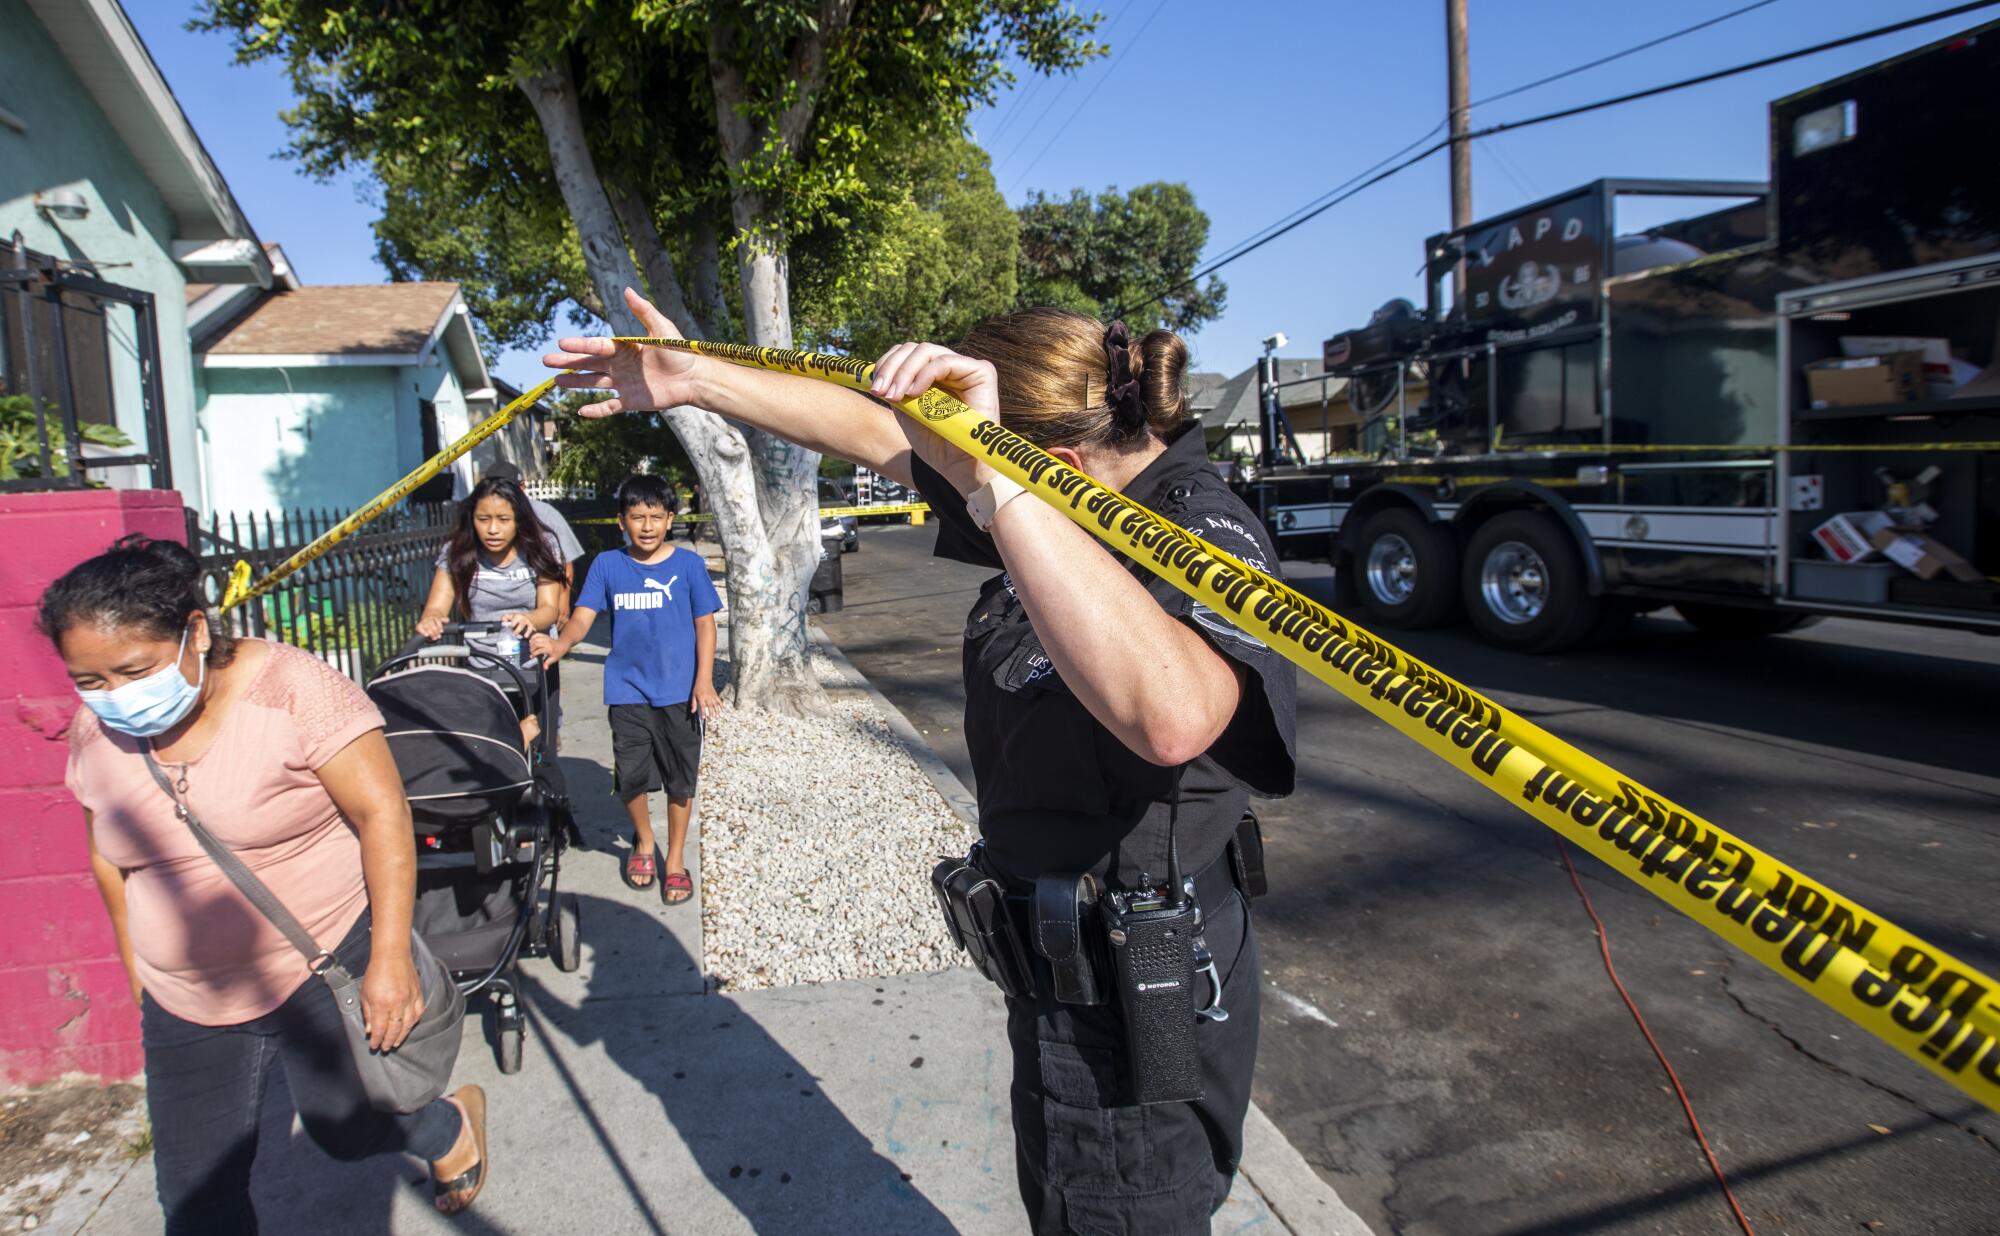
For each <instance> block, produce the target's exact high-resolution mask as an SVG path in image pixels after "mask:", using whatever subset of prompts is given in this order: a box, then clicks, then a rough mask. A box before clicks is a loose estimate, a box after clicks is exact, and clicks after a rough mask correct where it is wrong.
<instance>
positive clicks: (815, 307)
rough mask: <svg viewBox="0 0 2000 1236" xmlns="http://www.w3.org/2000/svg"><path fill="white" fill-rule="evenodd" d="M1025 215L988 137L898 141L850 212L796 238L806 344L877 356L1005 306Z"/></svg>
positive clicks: (795, 303)
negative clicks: (1012, 204)
mask: <svg viewBox="0 0 2000 1236" xmlns="http://www.w3.org/2000/svg"><path fill="white" fill-rule="evenodd" d="M1019 227H1020V225H1019V223H1018V222H1017V221H1016V219H1015V217H1014V212H1013V211H1012V210H1010V209H1009V208H1008V206H1007V200H1006V198H1004V197H1002V196H1001V194H1000V190H999V189H998V188H997V187H996V186H995V185H994V183H993V173H992V171H991V170H990V169H989V167H988V165H987V157H986V152H985V151H983V150H981V149H980V148H979V147H977V146H975V145H973V144H972V143H971V142H969V141H967V140H965V139H964V138H962V137H958V136H956V135H954V136H951V137H947V138H943V139H938V140H932V141H921V140H919V141H915V142H911V143H909V144H903V145H894V146H892V147H891V148H890V154H889V157H887V158H885V159H883V160H882V161H881V162H880V163H878V164H877V165H875V166H874V167H873V168H871V170H870V174H869V176H868V179H867V185H866V193H865V195H864V196H863V197H862V198H861V199H860V201H859V203H858V204H857V206H856V207H855V208H854V209H853V210H851V211H850V215H849V218H848V219H847V220H846V221H845V222H844V223H842V224H839V225H834V224H826V225H822V226H821V227H819V228H816V229H814V230H813V231H812V232H809V233H807V234H805V235H802V236H799V237H797V238H795V239H794V241H793V242H792V272H793V275H792V288H793V291H792V315H793V321H794V323H795V325H796V328H797V331H798V335H799V338H800V342H801V346H804V347H809V348H816V349H819V350H822V351H825V350H835V351H843V352H849V353H852V354H854V355H857V356H868V357H873V356H879V355H881V354H882V353H883V352H886V351H887V350H888V349H889V348H891V347H893V346H894V345H895V344H897V343H900V342H902V341H903V340H905V339H943V340H950V339H956V338H958V337H959V336H960V335H963V334H964V333H965V332H966V330H967V329H968V328H970V327H971V326H972V324H973V323H975V322H977V321H979V320H980V319H981V318H984V317H988V316H991V315H992V314H996V313H1005V312H1006V311H1007V310H1008V309H1010V308H1012V307H1013V303H1014V291H1015V261H1016V254H1017V252H1018V245H1017V242H1016V239H1015V237H1016V233H1017V232H1018V230H1019Z"/></svg>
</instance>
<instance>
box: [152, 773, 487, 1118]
mask: <svg viewBox="0 0 2000 1236" xmlns="http://www.w3.org/2000/svg"><path fill="white" fill-rule="evenodd" d="M143 750H144V752H145V756H146V767H147V768H148V769H150V770H151V771H152V774H153V780H155V781H157V782H159V783H160V788H161V789H162V790H165V791H166V794H167V797H168V798H169V799H171V800H172V801H173V804H174V814H175V815H176V816H178V817H180V819H181V820H182V821H184V822H185V823H186V824H187V826H188V830H189V831H190V832H192V833H193V834H194V839H195V840H196V841H199V842H200V843H201V848H202V849H203V850H206V851H207V852H208V856H209V857H210V858H212V859H214V860H215V865H216V866H218V867H220V868H222V874H224V875H226V876H228V877H229V879H230V882H231V883H233V884H235V885H236V887H237V888H238V889H241V890H242V892H243V895H244V896H245V897H247V898H249V900H250V904H251V905H253V906H255V907H256V908H257V912H258V913H259V914H262V915H263V916H264V917H265V918H267V919H269V920H270V922H271V925H272V926H273V927H276V928H277V929H278V930H279V932H281V933H282V934H283V935H284V937H285V939H287V940H289V941H291V944H292V947H293V948H295V949H297V950H299V953H300V954H301V955H302V956H304V957H305V959H306V961H307V962H308V963H309V964H310V965H311V967H312V972H313V973H314V974H316V975H318V976H319V977H320V978H321V979H323V980H325V982H326V985H327V987H328V988H330V989H331V990H332V992H333V998H334V1000H335V1002H337V1003H338V1004H339V1005H340V1020H341V1025H342V1026H343V1027H345V1029H346V1030H347V1047H348V1051H349V1052H350V1053H351V1054H352V1055H353V1057H354V1068H355V1071H356V1072H357V1073H359V1074H360V1075H361V1088H362V1090H363V1092H364V1093H366V1094H367V1096H368V1105H369V1106H370V1107H373V1108H375V1109H376V1110H378V1111H385V1112H413V1111H416V1110H417V1109H419V1108H421V1107H423V1106H424V1105H425V1104H427V1103H429V1102H430V1101H431V1100H432V1099H435V1098H437V1097H438V1096H439V1095H441V1094H443V1093H444V1088H445V1086H446V1085H448V1084H449V1083H450V1081H451V1070H452V1066H453V1065H454V1064H456V1063H457V1062H458V1043H459V1038H460V1034H459V1028H460V1023H462V1022H463V1021H464V1020H465V996H464V995H463V994H462V993H460V991H459V990H458V984H457V983H455V982H453V981H452V978H451V971H449V970H447V969H446V968H445V965H444V963H443V962H441V961H439V960H438V959H437V957H436V956H435V955H433V954H432V952H431V950H430V947H429V946H428V945H426V944H425V943H424V938H423V936H422V935H421V934H419V933H417V932H415V931H412V932H411V933H410V958H411V960H412V961H414V962H415V963H416V967H417V977H418V980H419V981H420V982H421V983H422V984H423V990H424V1011H423V1015H422V1016H420V1017H419V1018H418V1019H417V1024H416V1025H415V1026H413V1027H411V1029H410V1034H409V1037H408V1038H406V1039H404V1040H403V1042H402V1045H401V1046H399V1047H397V1048H396V1049H395V1050H394V1051H388V1052H377V1051H374V1050H372V1049H371V1048H370V1047H369V1046H368V1029H367V1027H366V1026H365V1025H364V1024H363V1022H362V1016H361V983H360V981H359V980H357V979H356V978H355V977H354V976H353V975H352V974H350V973H349V972H348V970H347V967H346V966H343V965H341V964H340V959H339V958H338V957H335V956H334V955H333V954H332V953H330V952H328V951H327V950H325V949H323V948H321V947H320V946H319V944H318V942H317V941H315V940H314V939H313V938H312V933H311V932H309V931H307V930H306V929H305V926H304V925H303V924H301V923H300V922H299V920H298V919H296V918H293V917H292V912H291V911H290V910H287V909H285V907H284V906H283V905H280V904H279V902H278V899H277V898H276V897H274V896H272V895H271V890H270V889H269V888H267V887H265V885H264V882H263V881H262V880H259V879H258V878H257V877H256V875H255V874H254V873H253V872H252V871H251V870H250V868H248V867H246V866H245V865H244V864H243V860H242V859H240V858H238V857H236V854H235V852H234V851H232V850H231V849H230V848H229V847H228V846H226V845H223V844H222V843H221V842H220V841H217V840H216V839H215V835H214V834H213V833H211V832H209V831H208V830H207V829H206V828H203V827H202V825H201V821H200V820H198V819H196V818H195V815H194V812H193V811H192V810H191V809H190V808H189V807H188V805H187V803H186V801H185V800H184V799H183V798H182V797H181V795H179V794H177V793H175V792H174V785H173V782H171V781H169V780H168V779H167V773H166V770H165V769H163V768H161V767H160V762H159V761H158V760H156V759H154V758H153V748H152V744H151V743H147V744H146V745H145V746H144V748H143Z"/></svg>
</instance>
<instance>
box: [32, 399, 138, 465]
mask: <svg viewBox="0 0 2000 1236" xmlns="http://www.w3.org/2000/svg"><path fill="white" fill-rule="evenodd" d="M42 414H43V415H44V416H45V417H46V418H47V419H48V426H49V466H50V470H51V472H52V473H53V475H54V477H67V476H68V475H69V448H68V444H67V443H65V442H64V441H63V430H62V413H61V412H60V411H59V410H58V409H57V408H56V406H55V405H54V404H52V403H50V402H48V401H47V400H43V401H42ZM76 432H77V437H79V438H81V439H82V440H83V441H85V442H88V443H90V444H91V445H92V446H106V447H125V446H130V445H132V439H130V438H128V437H126V436H125V434H124V432H123V431H122V430H120V429H119V428H118V427H117V426H115V425H101V424H98V423H97V422H95V421H83V422H81V423H80V424H78V425H77V427H76ZM41 475H42V435H41V430H40V429H39V428H38V427H37V426H36V423H35V399H34V396H32V395H0V481H18V480H24V479H27V478H30V477H39V476H41ZM51 479H53V478H51Z"/></svg>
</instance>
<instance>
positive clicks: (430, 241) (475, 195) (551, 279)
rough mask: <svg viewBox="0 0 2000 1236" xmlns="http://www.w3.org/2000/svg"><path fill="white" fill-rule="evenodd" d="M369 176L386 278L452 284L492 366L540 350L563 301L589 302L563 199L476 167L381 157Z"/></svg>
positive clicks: (589, 293) (378, 254)
mask: <svg viewBox="0 0 2000 1236" xmlns="http://www.w3.org/2000/svg"><path fill="white" fill-rule="evenodd" d="M375 175H376V180H377V185H376V188H377V190H378V192H379V206H380V209H381V212H382V213H381V217H380V218H378V219H376V220H375V224H374V228H375V255H376V257H377V259H378V260H379V261H380V262H381V263H382V266H383V268H384V269H385V270H387V271H388V272H389V277H390V278H391V279H396V280H406V279H444V280H451V281H454V282H456V283H458V284H459V286H460V290H461V291H462V292H463V293H464V296H465V300H466V304H467V305H468V306H469V307H470V308H471V309H472V311H473V313H474V314H476V315H477V316H478V318H479V321H480V324H481V325H482V326H484V327H485V330H484V332H483V336H484V337H483V340H482V342H483V344H484V346H485V347H486V348H487V349H488V355H487V360H488V361H489V362H490V361H491V360H492V359H493V358H494V357H496V356H498V355H499V353H500V352H502V351H504V350H506V349H509V348H533V347H539V346H541V345H542V344H544V343H546V342H547V341H548V340H549V338H550V336H551V335H552V334H553V333H554V332H553V330H552V329H551V326H552V323H553V322H554V321H555V320H556V318H557V314H558V311H559V310H560V309H561V308H562V306H563V305H564V304H565V303H568V302H570V301H585V302H588V301H591V300H594V294H593V293H592V291H591V288H590V275H589V272H588V271H586V270H585V269H584V266H583V251H582V249H581V248H580V247H579V246H578V244H577V239H576V229H575V228H574V227H573V226H572V225H571V224H570V221H569V216H568V214H567V213H565V212H564V210H563V208H562V201H561V199H560V198H557V197H553V196H550V195H548V194H543V193H540V192H522V191H520V189H519V188H518V187H515V186H508V185H500V184H495V183H494V177H492V176H491V175H488V174H483V173H482V172H480V171H479V170H477V169H471V168H463V167H461V168H455V169H437V170H433V171H430V172H426V170H425V169H423V168H422V167H420V166H418V165H416V164H415V163H414V162H412V161H408V160H399V159H392V158H387V157H385V158H381V159H377V160H376V162H375Z"/></svg>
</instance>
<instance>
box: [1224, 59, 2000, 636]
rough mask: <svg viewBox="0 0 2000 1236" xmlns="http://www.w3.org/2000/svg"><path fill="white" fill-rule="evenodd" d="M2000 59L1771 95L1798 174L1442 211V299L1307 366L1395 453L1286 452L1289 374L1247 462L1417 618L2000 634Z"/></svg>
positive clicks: (1382, 599)
mask: <svg viewBox="0 0 2000 1236" xmlns="http://www.w3.org/2000/svg"><path fill="white" fill-rule="evenodd" d="M1995 81H2000V22H1993V23H1988V24H1986V25H1982V26H1979V27H1977V28H1974V29H1972V30H1968V31H1965V32H1963V33H1961V34H1958V35H1954V36H1952V37H1951V38H1947V39H1944V40H1941V41H1939V42H1936V43H1933V44H1930V45H1928V46H1926V47H1923V48H1919V49H1916V50H1914V51H1911V52H1909V53H1906V54H1904V55H1902V56H1898V57H1895V58H1893V59H1890V60H1887V61H1884V62H1882V63H1879V64H1876V65H1873V66H1870V67H1868V68H1865V69H1862V70H1860V71H1858V72H1855V73H1852V74H1848V75H1846V76H1844V77H1841V78H1837V79H1835V80H1832V81H1828V82H1825V83H1822V84H1820V85H1818V86H1814V87H1812V88H1810V89H1808V90H1804V91H1801V92H1799V93H1797V94H1794V95H1791V96H1789V97H1787V98H1783V99H1779V100H1777V101H1776V102H1774V103H1772V104H1771V106H1770V109H1769V112H1768V124H1769V134H1768V137H1769V151H1770V159H1769V180H1768V181H1767V182H1749V181H1683V180H1638V179H1604V180H1598V181H1594V182H1591V183H1590V184H1586V185H1583V186H1581V187H1580V188H1577V189H1573V190H1570V191H1568V192H1566V193H1561V194H1557V195H1554V196H1552V197H1549V198H1545V199H1543V200H1541V201H1537V202H1534V203H1530V204H1528V205H1526V206H1523V207H1520V208H1518V209H1516V210H1513V211H1509V212H1507V213H1505V214H1502V215H1498V216H1494V217H1492V218H1489V219H1485V220H1482V221H1480V222H1477V223H1474V224H1471V225H1469V226H1467V227H1465V228H1462V229H1458V230H1455V231H1452V232H1447V233H1442V234H1439V235H1435V236H1432V237H1430V238H1429V239H1428V240H1427V241H1426V252H1425V255H1424V267H1423V270H1424V281H1425V287H1424V290H1423V295H1422V298H1421V299H1422V307H1421V308H1419V307H1418V306H1417V304H1416V303H1414V302H1413V301H1411V300H1405V299H1396V300H1391V301H1389V302H1388V303H1386V304H1385V305H1384V306H1383V307H1382V309H1381V310H1378V311H1377V313H1376V314H1375V316H1374V318H1373V319H1372V320H1371V321H1370V322H1369V323H1367V324H1366V325H1364V326H1362V327H1359V328H1357V329H1354V330H1350V331H1345V332H1342V333H1340V334H1338V335H1335V336H1334V337H1333V338H1331V339H1329V340H1327V342H1326V345H1325V351H1324V355H1323V368H1324V375H1325V376H1313V377H1308V378H1302V379H1299V381H1302V382H1321V383H1324V382H1326V381H1328V380H1329V379H1333V380H1344V382H1345V384H1346V385H1345V390H1344V397H1345V398H1346V400H1347V402H1348V404H1349V406H1350V407H1352V408H1353V409H1354V411H1355V413H1356V414H1357V416H1358V417H1360V418H1361V421H1362V424H1361V431H1360V434H1359V442H1360V444H1361V447H1362V450H1363V452H1366V453H1365V454H1361V455H1352V454H1350V455H1346V456H1342V457H1328V458H1326V459H1323V460H1319V461H1310V462H1309V461H1307V460H1305V459H1303V458H1302V457H1300V458H1291V457H1288V456H1292V455H1296V454H1297V437H1296V435H1294V434H1292V433H1290V431H1289V426H1288V424H1287V423H1286V420H1285V415H1284V410H1283V401H1282V399H1281V398H1280V397H1279V396H1278V394H1277V392H1278V389H1279V388H1280V387H1282V386H1285V385H1289V383H1283V382H1277V381H1269V380H1267V381H1266V382H1264V383H1262V384H1261V385H1262V388H1263V389H1262V392H1261V393H1262V394H1263V399H1262V404H1261V407H1262V417H1261V423H1260V457H1259V460H1258V463H1257V466H1256V467H1255V468H1254V469H1253V470H1251V471H1250V472H1249V474H1248V475H1246V476H1244V477H1243V478H1242V479H1241V480H1240V481H1239V482H1238V486H1239V489H1240V490H1241V491H1242V493H1243V494H1244V497H1245V498H1246V500H1247V501H1249V502H1250V504H1251V505H1252V507H1253V509H1255V510H1257V511H1258V512H1259V514H1260V516H1261V517H1262V518H1263V519H1264V520H1265V523H1266V525H1267V527H1268V528H1269V530H1270V532H1271V535H1272V537H1273V540H1274V541H1275V543H1276V544H1277V546H1278V550H1279V555H1280V557H1284V558H1295V559H1296V558H1306V559H1319V560H1325V561H1329V562H1332V563H1334V564H1335V565H1336V566H1337V567H1338V568H1339V574H1338V576H1337V583H1336V586H1337V588H1338V589H1339V590H1340V592H1341V593H1342V597H1343V601H1346V600H1354V601H1357V602H1358V603H1359V604H1360V605H1361V606H1362V607H1363V608H1364V609H1365V610H1366V611H1367V613H1368V615H1369V616H1370V617H1371V618H1373V619H1374V620H1376V621H1377V622H1379V623H1381V624H1383V625H1387V626H1402V627H1409V626H1419V625H1430V624H1432V623H1435V622H1439V621H1446V620H1449V618H1450V617H1452V616H1455V615H1456V614H1459V613H1462V614H1464V615H1465V616H1466V617H1468V618H1469V619H1471V620H1472V622H1473V623H1474V625H1475V626H1477V627H1479V628H1480V629H1481V632H1482V633H1483V634H1486V635H1487V636H1488V637H1489V638H1491V639H1493V640H1494V641H1495V642H1497V643H1501V644H1503V645H1505V646H1511V647H1516V648H1521V649H1527V650H1535V651H1548V650H1552V649H1555V648H1557V647H1561V646H1564V645H1565V644H1567V643H1570V642H1575V641H1577V640H1581V639H1583V638H1587V637H1588V635H1589V633H1590V631H1591V630H1593V629H1596V628H1597V627H1598V626H1601V625H1602V623H1600V622H1599V620H1600V619H1602V621H1603V623H1611V622H1615V621H1616V620H1617V619H1618V618H1619V617H1621V616H1622V615H1624V614H1628V613H1630V612H1633V611H1634V610H1638V611H1644V610H1646V609H1653V608H1660V607H1663V606H1665V605H1670V604H1671V605H1674V606H1676V607H1677V608H1678V609H1679V610H1680V612H1681V613H1682V615H1683V616H1684V617H1687V618H1689V620H1690V621H1694V622H1696V624H1697V625H1698V626H1699V625H1705V624H1706V625H1712V626H1713V627H1714V628H1715V629H1717V630H1730V631H1733V632H1736V633H1742V632H1744V631H1758V630H1761V631H1771V632H1775V631H1780V630H1785V629H1789V627H1791V626H1795V625H1797V624H1798V622H1800V621H1802V620H1803V619H1804V618H1805V617H1806V616H1808V615H1809V614H1810V613H1840V614H1853V615H1859V616H1866V617H1874V618H1882V619H1890V620H1901V621H1911V622H1923V623H1931V624H1938V625H1949V626H1958V627H1964V628H1968V629H1987V630H2000V583H1996V578H1995V577H1996V576H2000V454H1996V452H1995V451H1993V450H1990V449H1987V447H1988V446H1990V444H1992V443H1994V442H1995V441H1996V440H2000V368H1994V366H1995V365H1996V362H2000V177H1996V176H1993V175H1992V174H1991V173H1990V171H1989V170H1988V169H1990V168H1991V167H1992V166H1993V165H1994V164H1995V162H1996V158H1995V156H2000V128H1996V127H1995V126H1994V125H1992V123H1991V118H1992V115H1993V105H1992V102H1991V92H1992V83H1993V82H1995ZM1675 212H1678V216H1679V217H1674V214H1675ZM1815 447H1817V448H1821V449H1811V448H1815ZM1919 447H1921V448H1922V449H1918V448H1919ZM1832 448H1841V449H1832ZM1840 515H1848V516H1851V517H1853V519H1854V520H1856V521H1858V524H1857V527H1854V528H1846V527H1845V526H1844V525H1843V526H1842V528H1839V529H1836V530H1835V531H1841V530H1844V531H1845V532H1847V533H1848V534H1849V535H1850V537H1851V538H1853V539H1854V540H1855V544H1854V546H1853V555H1852V556H1850V557H1847V558H1841V557H1838V556H1835V555H1834V554H1832V553H1831V552H1830V551H1829V550H1828V548H1827V542H1826V541H1825V540H1823V539H1822V537H1821V536H1817V535H1815V534H1816V533H1817V532H1819V531H1820V527H1821V525H1822V524H1824V523H1826V522H1827V521H1828V520H1829V519H1832V518H1833V517H1835V516H1840ZM1496 520H1504V521H1505V528H1506V529H1507V530H1508V531H1507V535H1504V536H1503V535H1501V534H1499V533H1493V532H1490V531H1489V530H1488V525H1490V524H1492V523H1493V522H1494V521H1496ZM1413 521H1414V522H1413ZM1859 525H1866V526H1865V527H1860V526H1859ZM1878 536H1879V538H1880V540H1881V543H1880V544H1879V545H1878V544H1876V540H1877V538H1878ZM1496 564H1499V565H1496ZM1508 564H1512V565H1511V566H1509V565H1508ZM1565 615H1570V616H1573V617H1574V620H1573V621H1571V620H1570V619H1569V618H1568V617H1565ZM1557 628H1560V629H1559V630H1558V629H1557Z"/></svg>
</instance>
